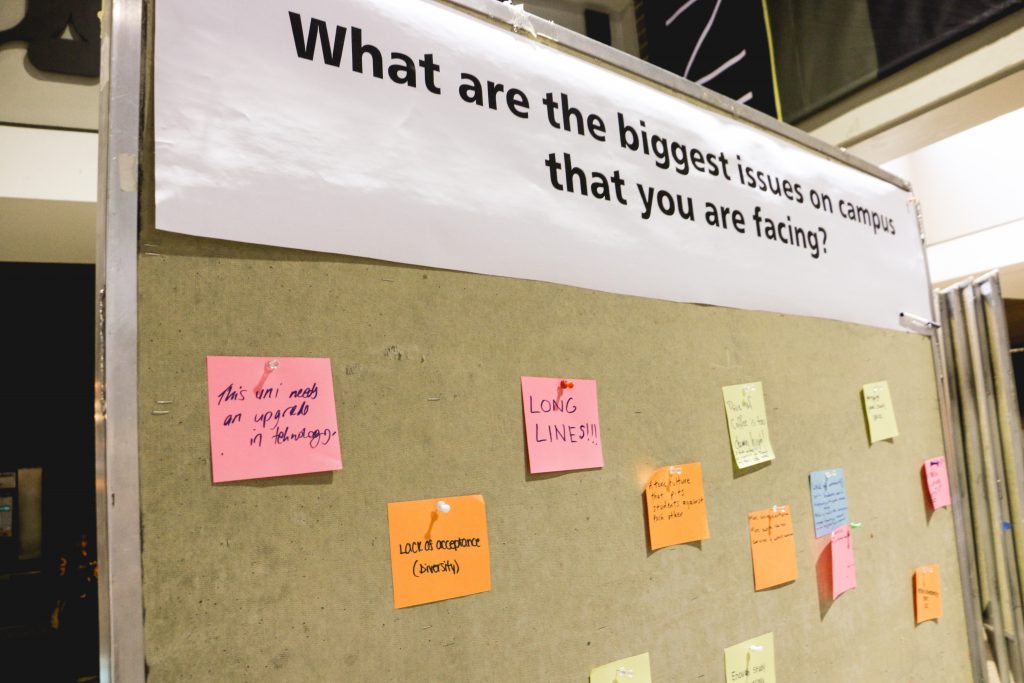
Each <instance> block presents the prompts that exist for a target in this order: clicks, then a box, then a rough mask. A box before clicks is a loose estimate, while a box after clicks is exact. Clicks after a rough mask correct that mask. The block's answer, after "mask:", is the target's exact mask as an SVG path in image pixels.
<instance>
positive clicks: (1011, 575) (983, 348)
mask: <svg viewBox="0 0 1024 683" xmlns="http://www.w3.org/2000/svg"><path fill="white" fill-rule="evenodd" d="M964 297H965V300H969V303H968V305H967V314H968V318H969V319H970V321H971V323H972V327H971V328H969V334H968V341H969V343H970V347H971V362H972V363H973V364H974V367H975V372H976V377H975V379H976V380H979V382H978V383H977V384H976V388H977V390H978V411H979V413H978V414H979V418H980V419H979V425H980V427H981V443H982V449H983V451H984V456H985V467H986V471H987V473H988V474H987V476H986V490H987V491H988V492H989V498H988V504H989V510H990V515H992V520H993V521H992V531H993V539H992V540H993V543H994V544H995V548H996V557H997V558H1000V562H999V565H998V566H997V570H998V571H997V574H996V577H997V578H998V580H999V581H1000V584H999V595H1000V598H1001V600H1000V602H1001V604H1002V609H1003V619H1004V627H1005V629H1006V639H1007V647H1008V648H1009V653H1010V663H1011V666H1012V668H1013V677H1014V680H1017V681H1020V680H1022V678H1024V657H1022V654H1021V650H1020V639H1019V637H1018V636H1019V634H1021V633H1022V632H1024V623H1022V621H1021V604H1020V585H1019V584H1018V582H1017V571H1016V567H1017V554H1016V551H1015V549H1014V546H1013V544H1012V542H1011V540H1012V539H1011V537H1010V534H1008V533H1007V529H1006V528H1005V526H1004V521H1006V520H1008V519H1009V518H1010V508H1009V504H1008V502H1007V491H1006V485H1005V480H1006V476H1005V469H1004V467H1003V449H1002V444H1001V443H1000V440H999V427H998V423H997V422H996V399H995V394H994V389H993V380H992V364H991V349H992V346H991V340H990V339H989V336H988V328H987V327H986V324H985V320H984V310H983V308H982V306H981V304H980V302H979V299H980V297H979V293H978V286H977V282H976V281H975V282H974V283H972V285H971V287H970V289H965V290H964ZM993 494H994V495H993Z"/></svg>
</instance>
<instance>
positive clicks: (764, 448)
mask: <svg viewBox="0 0 1024 683" xmlns="http://www.w3.org/2000/svg"><path fill="white" fill-rule="evenodd" d="M722 397H723V398H724V399H725V416H726V418H727V419H728V421H729V439H730V440H731V441H732V455H733V457H734V458H736V467H739V468H740V469H743V468H744V467H750V466H751V465H756V464H758V463H762V462H768V461H769V460H774V459H775V453H774V452H773V451H772V442H771V441H770V440H769V439H768V414H767V413H766V412H765V409H764V389H763V387H762V386H761V383H760V382H748V383H747V384H734V385H733V386H730V387H722Z"/></svg>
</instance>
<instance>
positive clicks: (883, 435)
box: [861, 381, 900, 443]
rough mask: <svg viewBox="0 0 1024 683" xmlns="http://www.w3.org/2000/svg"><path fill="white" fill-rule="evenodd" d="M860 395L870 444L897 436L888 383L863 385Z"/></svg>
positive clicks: (898, 431) (898, 432)
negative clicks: (866, 420)
mask: <svg viewBox="0 0 1024 683" xmlns="http://www.w3.org/2000/svg"><path fill="white" fill-rule="evenodd" d="M861 395H862V396H863V398H864V413H865V415H867V418H868V437H869V439H870V440H871V443H876V442H878V441H884V440H885V439H892V438H893V437H896V436H899V435H900V430H899V429H897V428H896V413H895V412H894V411H893V408H892V397H891V396H890V395H889V383H888V382H885V381H882V382H872V383H870V384H865V385H864V386H863V387H861Z"/></svg>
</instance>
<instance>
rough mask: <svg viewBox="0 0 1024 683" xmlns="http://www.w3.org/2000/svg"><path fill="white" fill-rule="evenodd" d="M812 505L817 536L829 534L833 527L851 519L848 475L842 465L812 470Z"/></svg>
mask: <svg viewBox="0 0 1024 683" xmlns="http://www.w3.org/2000/svg"><path fill="white" fill-rule="evenodd" d="M811 507H812V508H813V512H814V536H815V538H821V537H822V536H828V535H829V534H830V533H832V530H833V529H835V528H837V527H839V526H842V525H843V524H847V523H848V522H849V521H850V514H849V509H848V506H847V503H846V477H845V476H844V475H843V469H842V468H841V467H838V468H836V469H834V470H820V471H818V472H811Z"/></svg>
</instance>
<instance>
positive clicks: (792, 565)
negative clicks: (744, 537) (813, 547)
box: [747, 505, 796, 591]
mask: <svg viewBox="0 0 1024 683" xmlns="http://www.w3.org/2000/svg"><path fill="white" fill-rule="evenodd" d="M747 524H748V525H749V527H750V556H751V560H752V561H753V565H754V590H758V591H759V590H763V589H765V588H771V587H772V586H778V585H779V584H783V583H788V582H789V581H795V580H796V541H795V540H794V539H793V517H792V515H791V514H790V508H789V506H788V505H773V506H772V507H770V508H765V509H764V510H758V511H757V512H751V513H750V514H749V515H747Z"/></svg>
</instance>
